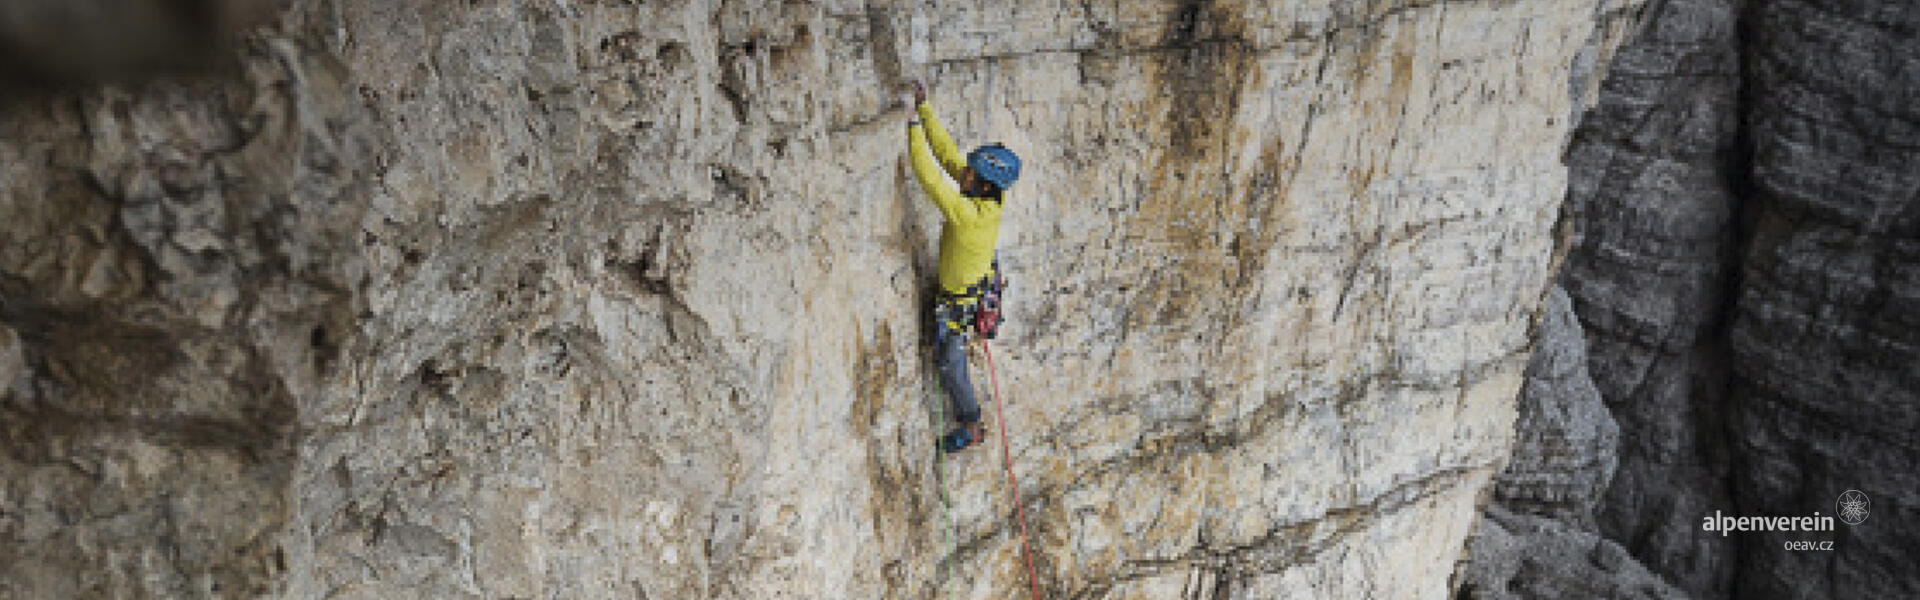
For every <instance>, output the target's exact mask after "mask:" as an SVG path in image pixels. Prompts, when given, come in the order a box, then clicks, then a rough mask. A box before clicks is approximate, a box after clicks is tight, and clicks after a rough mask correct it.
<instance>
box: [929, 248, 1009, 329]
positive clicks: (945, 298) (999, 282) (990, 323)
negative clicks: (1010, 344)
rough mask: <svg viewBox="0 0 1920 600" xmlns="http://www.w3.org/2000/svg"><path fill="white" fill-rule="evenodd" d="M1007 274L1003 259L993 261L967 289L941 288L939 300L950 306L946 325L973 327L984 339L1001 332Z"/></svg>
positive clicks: (1004, 316)
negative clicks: (1002, 262) (1004, 269)
mask: <svg viewBox="0 0 1920 600" xmlns="http://www.w3.org/2000/svg"><path fill="white" fill-rule="evenodd" d="M1006 289H1007V278H1006V276H1004V275H1001V274H1000V261H999V260H995V261H993V267H992V269H991V270H989V271H988V272H987V275H986V276H985V277H981V278H980V281H979V282H976V283H974V284H973V285H970V286H967V290H966V291H964V292H960V293H957V294H956V293H952V292H948V291H945V290H941V291H940V293H939V301H940V303H941V304H942V305H944V306H946V307H947V310H948V311H949V312H948V315H947V321H946V325H947V326H948V327H952V328H954V329H956V330H960V331H966V330H968V329H971V330H972V332H973V333H975V334H979V336H980V338H981V339H983V340H990V339H993V338H994V337H995V336H997V335H999V333H1000V324H1001V323H1002V322H1005V321H1006V315H1005V314H1002V312H1001V299H1002V298H1003V297H1004V296H1005V294H1006Z"/></svg>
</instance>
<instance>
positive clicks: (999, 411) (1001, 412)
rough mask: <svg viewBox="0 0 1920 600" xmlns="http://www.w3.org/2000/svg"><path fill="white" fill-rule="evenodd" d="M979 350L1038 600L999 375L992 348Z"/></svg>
mask: <svg viewBox="0 0 1920 600" xmlns="http://www.w3.org/2000/svg"><path fill="white" fill-rule="evenodd" d="M980 351H981V352H985V353H986V354H987V378H988V380H990V381H992V382H993V414H994V420H995V421H998V422H999V424H1000V457H1001V458H1003V459H1005V460H1006V463H1007V482H1008V483H1010V484H1012V486H1013V488H1012V489H1013V515H1014V518H1015V519H1017V520H1019V522H1020V554H1021V555H1023V556H1025V557H1026V558H1027V586H1028V587H1029V588H1030V589H1032V590H1033V600H1040V579H1039V578H1037V577H1034V575H1033V549H1032V548H1030V547H1028V545H1027V513H1026V509H1024V508H1022V507H1021V506H1020V480H1019V479H1018V478H1015V477H1014V476H1013V451H1012V450H1009V449H1008V448H1007V410H1006V409H1005V408H1003V405H1002V404H1001V402H1000V376H999V375H996V374H994V372H993V350H992V349H991V348H988V347H987V340H984V339H982V340H980Z"/></svg>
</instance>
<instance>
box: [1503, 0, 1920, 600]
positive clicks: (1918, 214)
mask: <svg viewBox="0 0 1920 600" xmlns="http://www.w3.org/2000/svg"><path fill="white" fill-rule="evenodd" d="M1916 29H1920V7H1915V6H1914V5H1912V4H1908V3H1896V4H1873V3H1856V2H1843V3H1818V4H1816V3H1805V2H1797V1H1778V0H1750V1H1746V2H1736V1H1725V0H1671V1H1666V2H1655V3H1651V4H1650V5H1649V7H1648V16H1647V21H1646V23H1645V24H1644V26H1643V29H1642V31H1641V33H1640V34H1639V35H1638V36H1637V37H1636V38H1635V39H1634V40H1633V41H1632V42H1630V43H1629V44H1628V45H1626V46H1625V47H1623V48H1622V49H1621V50H1620V53H1619V54H1618V56H1617V58H1616V60H1615V62H1614V63H1613V67H1612V71H1611V72H1610V73H1609V75H1608V79H1607V82H1606V83H1605V84H1604V86H1603V92H1602V94H1601V98H1600V100H1599V102H1598V104H1597V105H1596V106H1595V107H1594V109H1593V110H1592V111H1591V112H1590V113H1588V115H1587V116H1586V117H1585V119H1584V120H1583V121H1582V123H1581V125H1580V127H1579V129H1578V131H1577V132H1576V135H1575V139H1574V141H1573V143H1572V145H1571V147H1570V148H1569V151H1568V158H1567V160H1568V165H1569V167H1570V169H1571V175H1570V177H1571V180H1570V184H1569V208H1568V209H1569V211H1570V215H1571V216H1570V218H1571V219H1572V221H1573V223H1574V227H1575V228H1576V231H1577V232H1578V235H1577V236H1576V242H1575V243H1574V247H1573V250H1572V251H1571V252H1570V254H1569V256H1568V260H1567V266H1566V269H1565V270H1564V271H1563V273H1562V277H1561V282H1562V284H1563V285H1564V286H1565V288H1566V289H1567V291H1568V292H1569V294H1570V295H1571V296H1572V298H1573V300H1574V306H1575V312H1576V313H1577V314H1578V315H1579V320H1580V322H1581V325H1582V326H1583V329H1584V331H1585V335H1586V339H1587V342H1588V345H1589V348H1590V356H1589V361H1588V363H1589V367H1590V369H1591V373H1592V381H1593V384H1594V385H1595V386H1596V387H1597V388H1598V390H1599V392H1600V395H1601V396H1602V397H1603V398H1605V401H1606V405H1607V406H1608V408H1609V409H1610V411H1611V413H1612V415H1613V418H1614V419H1615V420H1616V421H1617V422H1618V424H1619V429H1620V444H1619V450H1618V464H1619V466H1618V469H1617V471H1616V473H1615V475H1614V477H1613V479H1612V483H1611V486H1610V487H1609V488H1608V490H1607V492H1606V494H1605V496H1604V498H1603V499H1602V500H1601V501H1600V502H1599V504H1598V507H1597V517H1598V519H1597V521H1598V525H1599V531H1600V532H1601V533H1603V534H1604V535H1605V536H1606V538H1608V539H1610V540H1614V541H1617V542H1618V543H1620V544H1622V545H1623V546H1625V547H1626V548H1627V549H1628V550H1630V551H1631V553H1632V554H1633V556H1634V557H1635V558H1636V559H1637V560H1638V561H1640V562H1642V563H1644V564H1645V565H1646V567H1647V568H1648V569H1649V570H1651V571H1652V572H1654V573H1657V574H1659V575H1660V576H1661V577H1664V578H1666V579H1667V580H1668V581H1670V582H1672V583H1673V584H1675V585H1676V586H1678V587H1680V588H1681V589H1684V590H1686V591H1687V592H1688V593H1689V594H1690V595H1692V596H1694V597H1699V598H1718V597H1742V598H1776V597H1777V598H1807V597H1833V598H1865V597H1911V596H1914V595H1915V594H1917V593H1920V577H1916V575H1915V574H1914V573H1913V572H1912V570H1911V569H1910V568H1909V567H1908V566H1907V565H1908V564H1909V563H1910V559H1909V558H1907V557H1911V556H1913V555H1915V553H1916V552H1920V524H1916V522H1915V521H1914V519H1912V518H1911V515H1913V513H1914V509H1913V506H1914V505H1913V500H1912V499H1911V495H1912V493H1911V492H1912V490H1914V489H1920V487H1917V486H1920V481H1916V477H1920V475H1916V473H1920V469H1916V468H1915V466H1916V465H1920V447H1916V445H1915V444H1913V442H1912V431H1913V430H1914V428H1915V426H1916V424H1917V423H1920V326H1917V325H1920V320H1916V319H1917V318H1920V317H1916V315H1917V314H1920V312H1916V310H1915V309H1916V308H1920V287H1916V286H1915V285H1913V282H1914V281H1916V278H1920V253H1917V252H1916V250H1920V201H1916V190H1920V170H1916V169H1915V168H1914V165H1916V164H1920V147H1916V146H1914V145H1913V143H1912V140H1913V139H1916V138H1915V135H1914V134H1915V128H1916V126H1920V105H1917V104H1916V103H1915V102H1914V99H1915V98H1916V94H1917V93H1920V68H1917V67H1916V65H1920V47H1917V46H1916V45H1915V44H1913V43H1912V39H1913V38H1912V36H1913V33H1914V31H1916ZM1557 381H1559V379H1557V378H1553V377H1552V376H1550V375H1549V376H1546V377H1541V378H1536V379H1534V380H1532V381H1531V382H1530V384H1529V385H1530V386H1531V385H1533V384H1535V383H1538V384H1543V385H1554V386H1558V385H1563V384H1561V383H1556V382H1557ZM1571 385H1572V388H1570V389H1574V390H1578V389H1581V388H1583V387H1584V384H1582V383H1578V382H1576V383H1573V384H1571ZM1521 435H1522V437H1523V438H1524V437H1525V434H1524V433H1522V434H1521ZM1520 449H1521V450H1525V449H1526V447H1525V446H1522V447H1521V448H1520ZM1525 462H1527V461H1526V459H1524V458H1521V457H1516V459H1515V463H1516V464H1524V463H1525ZM1849 489H1858V490H1861V491H1864V492H1865V493H1866V494H1868V496H1869V497H1871V498H1872V499H1873V502H1874V504H1873V516H1872V517H1871V519H1872V520H1870V522H1868V523H1863V524H1862V525H1859V526H1849V525H1844V524H1843V525H1840V526H1839V527H1840V528H1839V530H1838V531H1834V532H1830V533H1829V532H1778V533H1758V532H1741V533H1734V534H1731V535H1724V536H1723V535H1721V534H1719V533H1715V532H1708V531H1702V525H1701V523H1702V521H1703V519H1705V518H1706V517H1710V516H1713V515H1715V514H1716V513H1722V512H1723V513H1726V514H1728V515H1733V516H1807V515H1812V514H1814V513H1816V512H1818V513H1820V514H1822V515H1826V516H1833V515H1834V514H1835V513H1836V512H1837V507H1836V499H1837V497H1838V496H1839V495H1840V494H1841V492H1843V491H1846V490H1849ZM1883 516H1884V517H1885V519H1884V520H1880V519H1881V517H1883ZM1495 520H1496V521H1497V520H1498V519H1495ZM1787 541H1816V542H1817V541H1831V542H1833V543H1834V547H1833V550H1831V551H1797V550H1789V549H1786V548H1785V547H1784V544H1783V543H1784V542H1787Z"/></svg>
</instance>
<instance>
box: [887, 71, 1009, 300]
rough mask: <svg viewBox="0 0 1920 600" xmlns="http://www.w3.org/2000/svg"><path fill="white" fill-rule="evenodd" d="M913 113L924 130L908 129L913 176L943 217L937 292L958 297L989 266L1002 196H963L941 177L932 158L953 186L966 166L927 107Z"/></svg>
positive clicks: (998, 223) (945, 130)
mask: <svg viewBox="0 0 1920 600" xmlns="http://www.w3.org/2000/svg"><path fill="white" fill-rule="evenodd" d="M918 110H919V112H920V121H921V122H922V123H925V125H913V126H909V127H907V153H908V154H910V155H912V157H913V161H912V162H913V175H914V177H915V178H917V179H919V180H920V187H921V188H922V189H925V190H926V191H927V197H929V198H931V199H933V205H934V206H937V207H939V208H940V215H941V216H942V217H944V223H943V224H942V227H941V228H940V288H941V289H943V290H946V291H947V292H948V293H953V294H959V293H963V292H965V291H967V287H968V286H971V285H973V284H975V283H978V282H979V281H980V279H981V278H982V277H986V276H987V272H988V271H989V270H991V269H992V267H993V250H994V244H995V243H996V242H997V241H998V240H999V238H1000V203H1001V202H1002V201H1003V200H1004V199H1005V197H1006V192H1005V191H1004V190H1003V191H1001V192H1000V195H1001V199H993V198H974V197H969V196H962V195H960V191H959V190H958V189H957V188H955V187H954V186H953V184H951V183H947V181H946V180H945V179H943V178H941V177H940V169H939V168H938V167H935V166H934V158H935V157H938V158H939V164H940V167H944V168H945V169H946V172H947V175H948V176H950V177H953V178H954V180H956V181H957V180H959V179H960V177H961V169H964V168H966V166H967V160H966V157H964V156H962V155H961V154H960V147H959V146H955V145H954V144H953V137H952V136H949V135H947V128H946V127H942V126H941V125H940V120H939V119H937V118H934V116H933V106H932V105H930V104H928V103H926V102H921V103H920V105H919V107H918ZM929 147H931V148H932V153H931V154H929V153H928V148H929Z"/></svg>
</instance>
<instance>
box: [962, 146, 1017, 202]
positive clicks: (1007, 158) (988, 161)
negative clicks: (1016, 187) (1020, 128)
mask: <svg viewBox="0 0 1920 600" xmlns="http://www.w3.org/2000/svg"><path fill="white" fill-rule="evenodd" d="M967 166H969V167H973V172H975V173H979V174H980V178H982V179H985V180H987V181H991V182H993V185H995V186H998V187H999V188H1000V190H1001V191H1006V189H1007V188H1010V187H1013V182H1014V181H1017V180H1019V179H1020V157H1019V156H1015V155H1014V154H1013V151H1012V150H1008V149H1007V147H1006V146H1002V145H1000V144H987V145H985V146H981V147H979V148H975V149H974V150H973V152H971V153H968V154H967Z"/></svg>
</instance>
